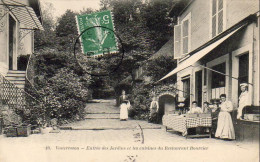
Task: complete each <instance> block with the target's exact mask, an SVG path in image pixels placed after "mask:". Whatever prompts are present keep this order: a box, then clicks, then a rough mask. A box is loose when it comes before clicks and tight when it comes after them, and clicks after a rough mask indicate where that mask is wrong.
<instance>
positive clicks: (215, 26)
mask: <svg viewBox="0 0 260 162" xmlns="http://www.w3.org/2000/svg"><path fill="white" fill-rule="evenodd" d="M211 21H212V22H211V24H212V28H211V29H212V31H211V32H212V37H215V36H216V35H218V34H219V33H221V32H223V29H224V0H212V19H211Z"/></svg>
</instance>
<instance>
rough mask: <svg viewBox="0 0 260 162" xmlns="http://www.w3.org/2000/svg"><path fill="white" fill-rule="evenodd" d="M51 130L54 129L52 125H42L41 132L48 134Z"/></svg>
mask: <svg viewBox="0 0 260 162" xmlns="http://www.w3.org/2000/svg"><path fill="white" fill-rule="evenodd" d="M50 131H52V127H46V128H43V127H40V132H41V134H47V133H49V132H50Z"/></svg>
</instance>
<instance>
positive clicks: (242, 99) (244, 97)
mask: <svg viewBox="0 0 260 162" xmlns="http://www.w3.org/2000/svg"><path fill="white" fill-rule="evenodd" d="M240 88H241V91H242V92H241V94H240V96H239V103H238V109H237V119H242V111H243V109H244V107H245V106H248V105H250V98H249V97H250V95H249V93H248V85H247V83H242V84H240Z"/></svg>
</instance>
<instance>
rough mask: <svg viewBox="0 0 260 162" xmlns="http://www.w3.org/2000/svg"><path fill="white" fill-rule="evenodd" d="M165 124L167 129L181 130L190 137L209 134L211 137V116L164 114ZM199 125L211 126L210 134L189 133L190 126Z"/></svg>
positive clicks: (163, 120) (196, 126) (195, 126)
mask: <svg viewBox="0 0 260 162" xmlns="http://www.w3.org/2000/svg"><path fill="white" fill-rule="evenodd" d="M162 122H163V125H164V126H166V131H167V130H169V129H172V130H174V131H177V132H181V133H182V135H183V136H186V138H188V137H202V136H208V137H211V126H212V118H211V117H185V116H181V115H176V114H168V115H164V116H163V119H162ZM198 127H207V128H209V130H210V131H209V132H208V134H196V135H189V134H188V129H189V128H198Z"/></svg>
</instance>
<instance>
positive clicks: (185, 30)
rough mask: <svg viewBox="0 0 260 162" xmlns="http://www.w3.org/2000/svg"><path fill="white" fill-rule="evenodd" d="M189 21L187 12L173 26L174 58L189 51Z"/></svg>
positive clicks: (189, 15) (180, 56)
mask: <svg viewBox="0 0 260 162" xmlns="http://www.w3.org/2000/svg"><path fill="white" fill-rule="evenodd" d="M190 23H191V14H190V13H189V14H188V15H187V16H186V17H185V18H184V19H183V20H182V21H181V23H180V24H179V25H175V26H174V59H179V58H182V57H183V56H184V55H185V54H188V53H189V52H190V37H191V33H190Z"/></svg>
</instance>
